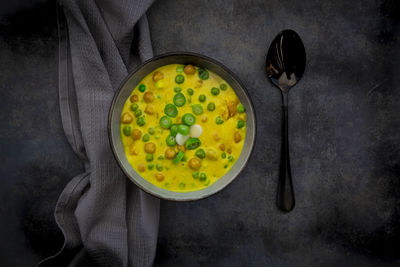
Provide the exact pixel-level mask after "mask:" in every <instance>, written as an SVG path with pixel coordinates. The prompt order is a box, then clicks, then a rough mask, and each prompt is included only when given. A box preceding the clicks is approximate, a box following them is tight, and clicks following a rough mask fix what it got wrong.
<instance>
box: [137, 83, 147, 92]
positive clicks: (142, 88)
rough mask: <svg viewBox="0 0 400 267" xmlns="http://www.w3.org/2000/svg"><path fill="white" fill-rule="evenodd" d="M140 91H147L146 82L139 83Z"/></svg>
mask: <svg viewBox="0 0 400 267" xmlns="http://www.w3.org/2000/svg"><path fill="white" fill-rule="evenodd" d="M139 91H140V92H142V93H143V92H144V91H146V85H144V84H141V85H139Z"/></svg>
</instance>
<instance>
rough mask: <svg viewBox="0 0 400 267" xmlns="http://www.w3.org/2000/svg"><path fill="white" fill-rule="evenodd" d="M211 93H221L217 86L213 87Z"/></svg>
mask: <svg viewBox="0 0 400 267" xmlns="http://www.w3.org/2000/svg"><path fill="white" fill-rule="evenodd" d="M211 94H212V95H219V89H218V88H217V87H213V88H211Z"/></svg>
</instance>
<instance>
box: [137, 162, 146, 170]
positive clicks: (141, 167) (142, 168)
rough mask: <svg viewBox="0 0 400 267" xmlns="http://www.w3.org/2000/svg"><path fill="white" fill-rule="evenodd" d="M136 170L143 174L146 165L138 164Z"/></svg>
mask: <svg viewBox="0 0 400 267" xmlns="http://www.w3.org/2000/svg"><path fill="white" fill-rule="evenodd" d="M138 170H139V171H140V172H144V171H145V170H146V165H144V163H139V165H138Z"/></svg>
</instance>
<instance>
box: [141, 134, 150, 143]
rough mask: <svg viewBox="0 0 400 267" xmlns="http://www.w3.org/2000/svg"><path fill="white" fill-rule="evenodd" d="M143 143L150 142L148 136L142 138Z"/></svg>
mask: <svg viewBox="0 0 400 267" xmlns="http://www.w3.org/2000/svg"><path fill="white" fill-rule="evenodd" d="M142 140H143V142H148V141H149V140H150V135H149V134H144V135H143V137H142Z"/></svg>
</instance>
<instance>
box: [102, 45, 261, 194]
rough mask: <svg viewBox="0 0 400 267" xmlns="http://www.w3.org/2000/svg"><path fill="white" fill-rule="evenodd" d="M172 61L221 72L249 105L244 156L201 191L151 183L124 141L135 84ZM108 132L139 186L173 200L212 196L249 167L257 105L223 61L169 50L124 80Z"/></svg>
mask: <svg viewBox="0 0 400 267" xmlns="http://www.w3.org/2000/svg"><path fill="white" fill-rule="evenodd" d="M168 64H192V65H195V66H198V67H203V68H207V69H209V70H210V71H212V72H214V73H216V74H218V75H219V76H220V77H221V78H223V79H224V80H225V81H226V82H227V83H228V84H229V85H230V86H231V87H232V89H233V90H234V91H235V93H236V95H237V96H238V98H239V99H240V102H241V103H242V104H243V106H244V107H245V109H246V116H247V121H246V127H247V128H246V138H245V140H244V145H243V149H242V152H241V154H240V157H239V158H238V159H237V161H236V162H235V164H234V165H233V166H232V168H231V170H230V171H229V172H227V173H226V174H225V175H224V176H223V177H221V178H220V179H218V180H217V181H216V182H215V183H213V184H212V185H210V186H208V187H206V188H204V189H201V190H197V191H192V192H174V191H169V190H166V189H163V188H160V187H158V186H156V185H153V184H151V183H150V182H148V181H147V180H145V179H144V178H142V177H141V175H140V174H139V173H138V172H136V171H135V170H134V169H133V167H132V166H131V165H130V163H129V162H128V160H127V158H126V156H125V151H124V148H123V145H122V140H121V133H120V118H121V112H122V108H123V106H124V103H125V101H126V100H127V99H128V97H129V96H130V94H131V92H132V90H133V88H135V87H136V85H137V84H138V83H139V82H140V81H141V80H142V79H143V78H144V77H145V76H146V75H147V74H149V73H150V72H152V71H153V70H155V69H157V68H158V67H161V66H164V65H168ZM108 132H109V138H110V144H111V149H112V151H113V153H114V156H115V158H116V160H117V162H118V164H119V166H120V167H121V169H122V171H123V172H124V173H125V174H126V176H127V177H128V178H129V179H130V180H131V181H132V182H134V183H135V184H136V185H137V186H138V187H139V188H141V189H142V190H144V191H145V192H147V193H149V194H151V195H153V196H156V197H158V198H161V199H166V200H172V201H192V200H198V199H202V198H205V197H208V196H211V195H213V194H215V193H217V192H219V191H221V190H222V189H223V188H225V187H226V186H227V185H228V184H230V183H231V182H232V181H233V180H235V179H236V177H238V175H239V174H240V172H241V171H242V170H243V169H244V168H245V166H246V164H247V161H248V160H249V157H250V155H251V153H252V150H253V146H254V142H255V134H256V118H255V113H254V109H253V104H252V102H251V100H250V97H249V96H248V93H247V90H246V89H245V87H244V86H243V84H242V83H241V82H240V81H239V79H238V78H237V77H236V75H235V74H233V73H232V72H231V71H230V70H229V69H228V68H227V67H225V66H224V65H223V64H221V63H219V62H217V61H216V60H214V59H212V58H209V57H207V56H203V55H199V54H195V53H187V52H183V53H182V52H179V53H168V54H163V55H160V56H156V57H154V58H151V59H149V60H147V61H146V62H144V63H143V64H141V65H140V66H139V67H138V68H137V69H136V70H135V71H133V72H132V73H131V74H130V75H128V77H127V78H126V79H125V80H124V81H123V82H122V83H121V86H120V87H119V89H118V91H117V93H116V94H115V96H114V99H113V101H112V104H111V108H110V112H109V121H108Z"/></svg>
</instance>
